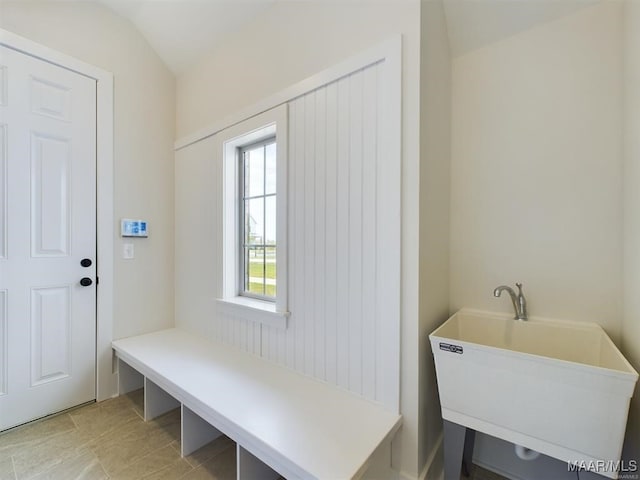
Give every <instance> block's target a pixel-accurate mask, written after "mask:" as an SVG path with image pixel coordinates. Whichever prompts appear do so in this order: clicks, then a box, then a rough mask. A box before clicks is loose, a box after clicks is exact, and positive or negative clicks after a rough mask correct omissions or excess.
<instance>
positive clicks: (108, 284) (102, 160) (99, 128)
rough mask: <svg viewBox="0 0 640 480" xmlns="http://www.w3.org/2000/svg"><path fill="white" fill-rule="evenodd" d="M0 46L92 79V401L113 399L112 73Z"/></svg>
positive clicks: (11, 44)
mask: <svg viewBox="0 0 640 480" xmlns="http://www.w3.org/2000/svg"><path fill="white" fill-rule="evenodd" d="M0 45H3V46H5V47H8V48H11V49H13V50H17V51H19V52H21V53H24V54H26V55H29V56H31V57H35V58H38V59H40V60H43V61H45V62H48V63H51V64H54V65H58V66H60V67H62V68H65V69H67V70H71V71H74V72H76V73H79V74H81V75H84V76H86V77H89V78H92V79H94V80H96V187H97V190H96V209H97V211H96V235H97V236H96V238H97V249H96V255H97V258H96V275H97V276H98V278H99V279H100V282H99V285H97V288H96V400H97V401H101V400H105V399H107V398H110V397H113V396H115V395H116V394H117V388H116V376H115V374H114V372H113V367H112V365H113V360H112V350H111V341H112V340H113V274H114V251H113V248H114V217H113V215H114V214H113V74H112V73H110V72H107V71H106V70H102V69H101V68H98V67H95V66H93V65H90V64H88V63H85V62H82V61H80V60H77V59H76V58H74V57H71V56H69V55H67V54H64V53H61V52H58V51H56V50H53V49H51V48H49V47H46V46H44V45H41V44H38V43H36V42H33V41H31V40H29V39H27V38H24V37H21V36H20V35H16V34H15V33H12V32H9V31H7V30H4V29H2V28H0Z"/></svg>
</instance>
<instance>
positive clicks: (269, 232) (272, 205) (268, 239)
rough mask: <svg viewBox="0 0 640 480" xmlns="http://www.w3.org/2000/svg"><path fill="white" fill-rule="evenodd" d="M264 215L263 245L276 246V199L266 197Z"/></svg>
mask: <svg viewBox="0 0 640 480" xmlns="http://www.w3.org/2000/svg"><path fill="white" fill-rule="evenodd" d="M264 201H265V212H264V213H265V215H264V227H265V231H264V237H265V238H264V243H265V244H266V245H275V244H276V197H275V195H273V196H271V197H266V198H265V199H264Z"/></svg>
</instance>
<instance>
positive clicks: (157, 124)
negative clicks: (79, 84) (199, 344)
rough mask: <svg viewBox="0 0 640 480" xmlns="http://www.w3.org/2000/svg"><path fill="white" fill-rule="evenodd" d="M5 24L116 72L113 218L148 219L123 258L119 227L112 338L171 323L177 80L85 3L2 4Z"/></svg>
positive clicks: (136, 39)
mask: <svg viewBox="0 0 640 480" xmlns="http://www.w3.org/2000/svg"><path fill="white" fill-rule="evenodd" d="M0 27H1V28H4V29H6V30H9V31H11V32H14V33H17V34H18V35H21V36H24V37H26V38H28V39H30V40H33V41H35V42H38V43H40V44H43V45H46V46H48V47H50V48H53V49H55V50H58V51H60V52H62V53H65V54H68V55H71V56H73V57H76V58H78V59H80V60H82V61H84V62H86V63H89V64H92V65H95V66H97V67H100V68H102V69H104V70H107V71H110V72H112V73H113V74H114V83H115V95H114V97H115V106H114V109H115V112H114V114H115V119H114V138H115V140H114V164H115V165H114V170H115V172H114V184H115V186H114V216H115V221H116V222H119V219H120V218H122V217H128V218H142V219H146V220H148V222H149V238H148V239H135V240H134V242H133V243H135V253H136V258H135V259H133V260H122V255H121V252H122V241H121V239H120V237H119V231H120V230H119V224H118V225H114V235H115V238H116V241H115V250H116V251H115V274H114V302H115V305H114V337H115V338H120V337H126V336H130V335H135V334H138V333H143V332H149V331H153V330H158V329H161V328H166V327H169V326H171V325H173V140H174V138H175V128H174V125H175V80H174V77H173V75H172V73H171V72H170V71H169V70H168V69H167V68H166V67H165V65H164V64H163V63H162V62H161V60H160V59H159V57H158V56H157V55H156V54H155V52H154V51H153V50H152V49H151V47H150V46H149V45H148V44H147V42H146V41H145V40H144V39H143V38H142V36H141V35H140V34H139V33H138V31H137V30H135V28H134V27H133V26H132V25H131V24H130V23H129V22H128V21H126V20H123V19H122V18H121V17H119V16H117V15H115V14H113V13H111V11H110V10H107V9H106V8H104V7H101V6H99V5H97V4H93V3H89V2H87V3H85V2H1V3H0Z"/></svg>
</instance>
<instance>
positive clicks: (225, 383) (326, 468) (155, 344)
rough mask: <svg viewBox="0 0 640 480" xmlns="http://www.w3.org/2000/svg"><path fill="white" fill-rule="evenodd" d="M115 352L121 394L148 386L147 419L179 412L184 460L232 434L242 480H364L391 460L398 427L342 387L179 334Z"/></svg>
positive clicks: (125, 342)
mask: <svg viewBox="0 0 640 480" xmlns="http://www.w3.org/2000/svg"><path fill="white" fill-rule="evenodd" d="M113 349H114V351H115V352H116V355H117V359H118V372H119V375H118V378H119V388H120V394H123V393H126V392H129V391H132V390H135V389H137V388H140V387H142V386H144V415H145V420H150V419H152V418H155V417H157V416H159V415H161V414H163V413H165V412H167V411H169V410H172V409H174V408H176V407H180V408H181V409H182V420H181V421H182V426H181V427H182V428H181V445H182V447H181V448H182V455H183V456H184V455H188V454H190V453H192V452H193V451H195V450H197V449H198V448H200V447H202V446H204V445H205V444H207V443H208V442H210V441H211V440H213V439H214V438H216V437H217V436H219V435H221V434H225V435H227V436H228V437H230V438H231V439H232V440H233V441H235V442H236V444H237V467H238V468H237V478H238V479H242V480H256V479H260V480H262V479H269V478H278V476H280V475H282V476H283V477H285V478H287V479H289V480H293V479H310V478H316V479H319V480H344V479H351V478H360V477H362V476H363V475H364V474H365V472H366V470H367V468H368V466H369V464H370V463H371V461H372V459H373V458H374V455H376V454H378V453H380V452H379V449H389V451H390V448H389V445H390V442H391V439H392V438H393V436H394V435H395V433H396V432H397V430H398V429H399V428H400V424H401V421H402V418H401V416H400V415H398V414H396V413H392V412H389V411H387V410H385V409H383V408H382V407H380V406H378V405H376V404H374V403H371V402H369V401H367V400H364V399H362V398H360V397H358V396H356V395H353V394H351V393H349V392H346V391H344V390H341V389H339V388H337V387H334V386H331V385H328V384H326V383H322V382H319V381H316V380H313V379H310V378H308V377H305V376H303V375H301V374H299V373H296V372H294V371H291V370H288V369H286V368H283V367H280V366H277V365H275V364H272V363H271V362H268V361H266V360H263V359H260V358H258V357H256V356H254V355H251V354H249V353H245V352H242V351H240V350H237V349H235V348H232V347H229V346H227V345H224V344H221V343H217V342H213V341H210V340H205V339H203V338H200V337H198V336H195V335H193V334H190V333H187V332H185V331H183V330H180V329H169V330H162V331H159V332H155V333H150V334H146V335H140V336H136V337H130V338H124V339H121V340H116V341H114V342H113ZM382 453H383V457H384V452H382ZM387 457H389V455H388V454H387Z"/></svg>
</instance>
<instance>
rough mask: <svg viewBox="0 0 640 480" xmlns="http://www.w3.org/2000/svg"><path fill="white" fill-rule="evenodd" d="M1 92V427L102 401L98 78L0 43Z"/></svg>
mask: <svg viewBox="0 0 640 480" xmlns="http://www.w3.org/2000/svg"><path fill="white" fill-rule="evenodd" d="M3 91H5V92H6V94H5V95H4V97H3V93H2V92H3ZM3 98H4V102H3V105H0V126H3V128H0V214H1V215H2V218H1V219H0V225H1V227H0V292H3V294H2V296H1V297H0V300H1V301H2V304H0V349H1V351H0V392H4V395H2V394H0V430H3V429H6V428H10V427H12V426H15V425H19V424H21V423H25V422H27V421H30V420H33V419H35V418H38V417H41V416H44V415H48V414H50V413H54V412H57V411H60V410H64V409H66V408H69V407H72V406H75V405H78V404H81V403H84V402H87V401H90V400H93V399H95V361H96V360H95V335H96V290H95V288H96V287H95V284H96V282H95V264H96V262H95V259H96V258H95V257H96V82H95V80H93V79H90V78H87V77H85V76H83V75H80V74H77V73H74V72H71V71H69V70H66V69H64V68H61V67H58V66H55V65H52V64H49V63H47V62H44V61H41V60H38V59H36V58H33V57H30V56H28V55H25V54H22V53H20V52H17V51H14V50H11V49H8V48H5V47H0V100H2V99H3ZM83 258H90V259H92V260H93V264H92V266H91V267H89V268H84V267H82V266H81V265H80V261H81V260H82V259H83ZM85 276H86V277H90V278H92V279H93V280H94V282H93V284H92V285H90V286H87V287H83V286H81V285H80V283H79V281H80V279H81V278H82V277H85ZM3 304H4V307H3ZM3 308H4V310H3ZM2 312H4V314H3V313H2ZM3 315H4V317H3ZM3 318H4V323H2V319H3Z"/></svg>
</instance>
